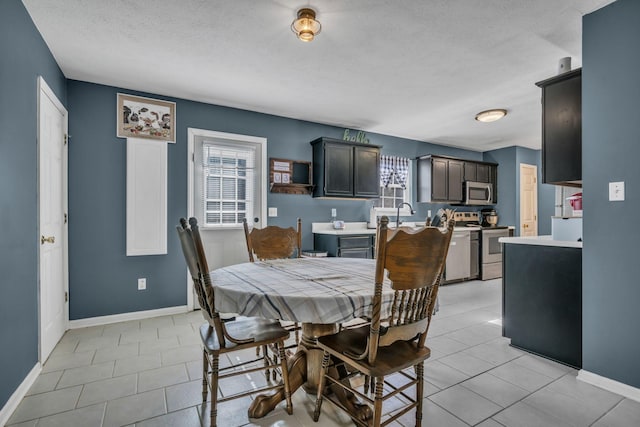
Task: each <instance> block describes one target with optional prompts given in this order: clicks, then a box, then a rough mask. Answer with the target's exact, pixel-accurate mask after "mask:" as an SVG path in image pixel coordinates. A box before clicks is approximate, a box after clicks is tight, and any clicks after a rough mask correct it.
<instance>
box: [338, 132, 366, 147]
mask: <svg viewBox="0 0 640 427" xmlns="http://www.w3.org/2000/svg"><path fill="white" fill-rule="evenodd" d="M366 136H367V134H366V133H364V132H363V131H361V130H359V131H358V133H356V134H355V135H352V134H351V131H350V130H349V129H345V130H344V134H343V135H342V139H343V140H345V141H350V142H361V143H363V144H368V143H369V138H367V137H366Z"/></svg>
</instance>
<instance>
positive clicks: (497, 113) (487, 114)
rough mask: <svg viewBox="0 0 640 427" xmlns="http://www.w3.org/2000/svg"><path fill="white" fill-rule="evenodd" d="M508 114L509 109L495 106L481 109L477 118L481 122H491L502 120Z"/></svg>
mask: <svg viewBox="0 0 640 427" xmlns="http://www.w3.org/2000/svg"><path fill="white" fill-rule="evenodd" d="M506 115H507V110H503V109H498V108H495V109H493V110H486V111H480V112H479V113H478V114H476V120H477V121H479V122H484V123H489V122H495V121H496V120H500V119H501V118H503V117H504V116H506Z"/></svg>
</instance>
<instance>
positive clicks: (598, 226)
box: [582, 0, 640, 387]
mask: <svg viewBox="0 0 640 427" xmlns="http://www.w3.org/2000/svg"><path fill="white" fill-rule="evenodd" d="M583 31H584V34H583V49H582V51H583V71H582V114H583V120H582V171H583V172H582V181H583V186H584V190H585V191H584V206H585V211H584V219H583V226H584V231H583V235H584V249H583V263H582V265H583V267H582V277H583V279H582V280H583V282H582V292H583V294H582V311H583V327H582V331H583V337H582V342H583V351H582V360H583V368H584V369H585V370H586V371H589V372H593V373H595V374H598V375H601V376H604V377H607V378H612V379H614V380H617V381H620V382H622V383H625V384H628V385H631V386H633V387H640V369H639V366H638V361H639V360H640V339H638V325H639V324H640V321H639V320H638V319H639V315H638V313H639V309H638V307H639V304H640V286H639V284H638V277H640V263H638V237H637V236H638V232H637V231H636V230H635V229H633V228H632V227H633V225H634V224H635V223H636V213H637V212H638V210H640V168H638V158H640V145H639V144H638V135H640V120H638V100H640V73H639V72H638V70H640V50H639V49H638V41H639V40H640V2H638V1H637V0H618V1H617V2H615V3H612V4H610V5H609V6H606V7H605V8H603V9H600V10H598V11H596V12H594V13H592V14H590V15H587V16H586V17H584V19H583ZM615 181H624V182H625V192H626V196H625V197H626V198H625V201H623V202H610V201H609V200H608V183H609V182H615ZM605 218H606V220H605Z"/></svg>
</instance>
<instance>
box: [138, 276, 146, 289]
mask: <svg viewBox="0 0 640 427" xmlns="http://www.w3.org/2000/svg"><path fill="white" fill-rule="evenodd" d="M145 289H147V279H146V278H144V277H141V278H139V279H138V290H139V291H144V290H145Z"/></svg>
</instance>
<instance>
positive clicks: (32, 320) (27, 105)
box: [0, 0, 66, 408]
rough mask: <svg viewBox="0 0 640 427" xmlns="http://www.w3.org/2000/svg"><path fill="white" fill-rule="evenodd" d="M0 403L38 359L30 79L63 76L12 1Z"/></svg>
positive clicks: (3, 124)
mask: <svg viewBox="0 0 640 427" xmlns="http://www.w3.org/2000/svg"><path fill="white" fill-rule="evenodd" d="M0 58H2V65H1V66H0V129H2V132H0V174H1V177H2V179H0V223H1V224H2V238H0V255H1V256H0V280H2V282H1V283H0V343H2V350H1V351H0V408H1V407H3V406H4V405H5V403H6V402H7V400H8V399H9V397H10V396H11V394H13V392H14V391H15V389H16V388H17V387H18V385H20V383H21V382H22V381H23V380H24V378H25V377H26V375H27V374H28V373H29V371H31V369H32V368H33V367H34V366H35V364H36V363H37V361H38V297H37V290H38V276H37V272H38V247H39V246H38V244H37V242H38V221H37V218H38V216H37V190H38V181H37V165H38V154H37V153H38V152H37V146H36V132H37V99H38V93H37V88H38V86H37V78H38V76H39V75H42V76H43V77H44V79H45V81H46V82H47V83H48V85H49V87H51V89H53V91H54V92H55V93H56V95H57V96H58V98H59V99H60V101H62V103H63V104H66V94H65V84H66V83H65V79H64V76H63V74H62V72H61V71H60V69H59V68H58V66H57V64H56V62H55V61H54V59H53V57H52V55H51V53H50V52H49V50H48V48H47V46H46V44H45V43H44V41H43V40H42V37H41V36H40V33H39V32H38V31H37V30H36V28H35V26H34V25H33V22H32V21H31V18H30V17H29V15H28V13H27V12H26V10H25V8H24V6H23V5H22V2H20V1H19V0H2V1H1V2H0Z"/></svg>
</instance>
